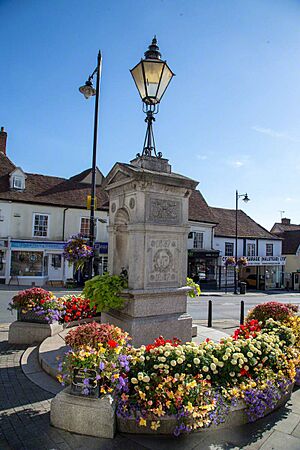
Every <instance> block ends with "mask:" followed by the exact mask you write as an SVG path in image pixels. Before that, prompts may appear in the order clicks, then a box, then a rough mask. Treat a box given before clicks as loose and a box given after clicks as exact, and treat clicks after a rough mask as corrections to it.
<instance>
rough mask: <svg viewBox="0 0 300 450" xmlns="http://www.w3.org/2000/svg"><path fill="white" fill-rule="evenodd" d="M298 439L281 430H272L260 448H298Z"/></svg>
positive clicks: (290, 449) (299, 446)
mask: <svg viewBox="0 0 300 450" xmlns="http://www.w3.org/2000/svg"><path fill="white" fill-rule="evenodd" d="M299 449H300V439H299V438H297V437H294V436H291V435H289V434H286V433H283V432H281V431H274V432H273V433H272V434H271V436H270V437H269V438H268V439H267V440H266V441H265V443H264V444H263V445H262V446H261V448H260V450H299Z"/></svg>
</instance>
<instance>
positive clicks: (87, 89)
mask: <svg viewBox="0 0 300 450" xmlns="http://www.w3.org/2000/svg"><path fill="white" fill-rule="evenodd" d="M101 67H102V57H101V52H100V50H99V52H98V58H97V67H96V69H95V70H94V71H93V73H92V74H91V75H90V76H89V77H88V79H87V81H86V82H85V84H84V85H83V86H81V87H80V88H79V91H80V92H81V93H82V94H83V95H84V96H85V98H86V99H87V100H88V99H89V98H90V97H93V96H96V99H95V113H94V140H93V157H92V182H91V213H90V232H89V245H90V246H91V247H92V248H93V250H94V245H95V199H96V157H97V135H98V110H99V92H100V78H101ZM96 74H97V79H96V89H95V88H94V87H93V83H92V80H93V77H94V75H96ZM92 276H93V257H91V259H90V261H89V267H88V277H89V279H90V278H92Z"/></svg>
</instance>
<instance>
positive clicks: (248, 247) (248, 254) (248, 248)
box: [247, 244, 255, 256]
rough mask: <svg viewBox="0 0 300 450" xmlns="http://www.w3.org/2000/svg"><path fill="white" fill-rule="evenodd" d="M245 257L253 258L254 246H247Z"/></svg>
mask: <svg viewBox="0 0 300 450" xmlns="http://www.w3.org/2000/svg"><path fill="white" fill-rule="evenodd" d="M247 256H255V244H247Z"/></svg>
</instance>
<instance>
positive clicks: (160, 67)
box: [130, 36, 174, 158]
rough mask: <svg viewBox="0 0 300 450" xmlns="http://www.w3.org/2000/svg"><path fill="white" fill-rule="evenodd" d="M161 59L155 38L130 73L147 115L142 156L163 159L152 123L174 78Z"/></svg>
mask: <svg viewBox="0 0 300 450" xmlns="http://www.w3.org/2000/svg"><path fill="white" fill-rule="evenodd" d="M160 57H161V54H160V52H159V47H158V46H157V40H156V37H155V36H154V38H153V39H152V44H151V45H149V48H148V50H147V51H146V52H145V58H144V59H142V60H141V61H140V62H139V63H138V64H137V65H136V66H135V67H134V68H133V69H131V71H130V72H131V75H132V77H133V79H134V82H135V84H136V87H137V89H138V91H139V94H140V96H141V99H142V102H143V112H144V113H145V114H146V119H145V122H146V123H147V131H146V136H145V141H144V148H143V152H142V156H155V157H157V158H161V157H162V153H161V152H158V153H156V148H155V141H154V134H153V127H152V123H153V122H154V121H155V118H154V114H157V113H158V111H159V103H160V101H161V99H162V96H163V95H164V93H165V91H166V89H167V87H168V85H169V83H170V81H171V79H172V78H173V76H174V73H173V72H172V70H171V69H170V68H169V66H168V64H167V62H166V61H162V60H161V59H160ZM152 153H153V155H152ZM138 156H140V154H138Z"/></svg>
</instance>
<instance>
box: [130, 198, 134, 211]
mask: <svg viewBox="0 0 300 450" xmlns="http://www.w3.org/2000/svg"><path fill="white" fill-rule="evenodd" d="M129 207H130V208H131V209H133V208H134V207H135V200H134V198H133V197H131V199H130V200H129Z"/></svg>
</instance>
